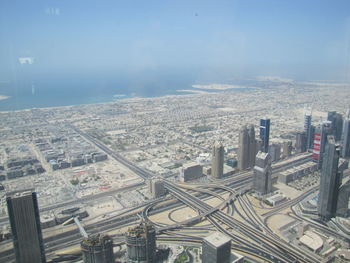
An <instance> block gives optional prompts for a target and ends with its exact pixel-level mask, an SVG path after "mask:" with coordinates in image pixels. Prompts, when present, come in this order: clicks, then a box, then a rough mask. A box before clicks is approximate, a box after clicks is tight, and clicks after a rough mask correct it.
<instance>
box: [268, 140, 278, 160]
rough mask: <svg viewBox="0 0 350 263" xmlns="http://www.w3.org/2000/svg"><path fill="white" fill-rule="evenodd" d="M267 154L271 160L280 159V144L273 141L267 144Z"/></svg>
mask: <svg viewBox="0 0 350 263" xmlns="http://www.w3.org/2000/svg"><path fill="white" fill-rule="evenodd" d="M269 154H270V156H271V161H272V162H275V161H278V160H279V159H281V144H279V143H273V144H270V146H269Z"/></svg>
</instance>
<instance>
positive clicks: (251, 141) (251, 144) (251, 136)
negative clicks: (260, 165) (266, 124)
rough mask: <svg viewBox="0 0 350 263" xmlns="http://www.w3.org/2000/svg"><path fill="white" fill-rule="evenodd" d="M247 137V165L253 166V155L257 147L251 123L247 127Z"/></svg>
mask: <svg viewBox="0 0 350 263" xmlns="http://www.w3.org/2000/svg"><path fill="white" fill-rule="evenodd" d="M248 137H249V167H251V168H253V167H254V165H255V156H256V154H257V153H258V151H259V149H258V146H257V141H256V138H255V127H254V125H253V124H251V125H250V126H249V127H248Z"/></svg>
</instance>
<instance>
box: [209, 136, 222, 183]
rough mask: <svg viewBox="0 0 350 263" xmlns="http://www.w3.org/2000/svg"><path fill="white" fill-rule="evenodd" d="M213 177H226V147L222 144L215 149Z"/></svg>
mask: <svg viewBox="0 0 350 263" xmlns="http://www.w3.org/2000/svg"><path fill="white" fill-rule="evenodd" d="M211 175H212V176H213V177H214V178H218V179H219V178H222V177H223V175H224V146H222V144H220V143H216V144H215V145H214V148H213V154H212V165H211Z"/></svg>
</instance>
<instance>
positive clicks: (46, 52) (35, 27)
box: [0, 0, 350, 83]
mask: <svg viewBox="0 0 350 263" xmlns="http://www.w3.org/2000/svg"><path fill="white" fill-rule="evenodd" d="M0 39H1V41H0V82H2V83H5V82H11V81H13V78H14V76H15V75H19V73H18V72H19V71H20V70H21V68H22V67H23V66H26V67H31V69H30V71H29V72H30V74H32V75H35V76H52V78H59V77H60V76H65V75H67V74H68V75H69V74H71V75H74V74H77V76H78V75H79V74H80V75H82V74H83V75H84V74H85V75H91V74H92V75H93V74H109V75H113V74H116V73H118V74H123V72H125V74H129V75H130V74H131V75H132V74H135V76H136V75H137V74H138V73H139V72H146V73H147V72H151V73H152V74H155V75H157V74H158V72H164V71H176V72H181V71H183V72H191V71H193V72H202V75H204V76H208V75H213V76H214V75H216V76H220V74H222V75H225V77H227V76H232V77H235V78H237V77H253V76H260V75H272V76H274V75H276V76H281V77H288V78H293V79H300V80H315V79H316V80H319V79H323V80H334V81H350V77H349V75H350V73H349V72H350V65H349V64H350V62H349V61H350V59H349V56H350V55H349V52H350V1H348V0H344V1H341V0H329V1H322V0H215V1H214V0H213V1H207V0H198V1H197V0H176V1H175V0H172V1H170V0H158V1H156V0H147V1H145V0H109V1H104V0H101V1H90V0H83V1H82V0H45V1H43V0H36V1H17V0H1V2H0ZM23 58H29V60H25V59H24V60H23ZM21 59H22V60H21ZM21 63H22V64H21ZM116 75H117V74H116Z"/></svg>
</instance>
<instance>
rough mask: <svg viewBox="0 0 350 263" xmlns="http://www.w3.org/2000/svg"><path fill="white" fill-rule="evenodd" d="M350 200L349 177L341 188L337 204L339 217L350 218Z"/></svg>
mask: <svg viewBox="0 0 350 263" xmlns="http://www.w3.org/2000/svg"><path fill="white" fill-rule="evenodd" d="M349 198H350V178H349V177H348V178H347V179H346V181H345V182H343V183H342V185H341V186H340V188H339V196H338V203H337V215H338V216H341V217H348V216H349Z"/></svg>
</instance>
